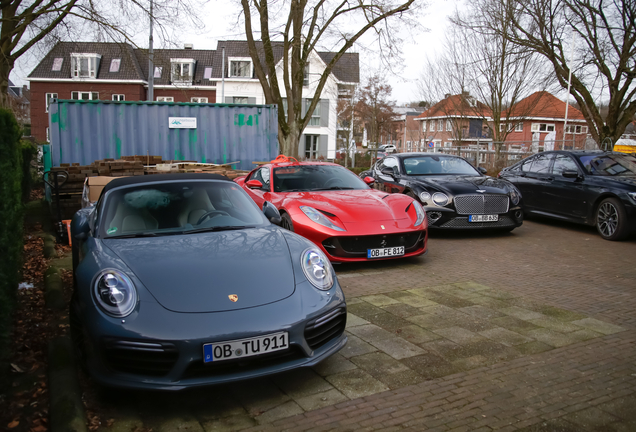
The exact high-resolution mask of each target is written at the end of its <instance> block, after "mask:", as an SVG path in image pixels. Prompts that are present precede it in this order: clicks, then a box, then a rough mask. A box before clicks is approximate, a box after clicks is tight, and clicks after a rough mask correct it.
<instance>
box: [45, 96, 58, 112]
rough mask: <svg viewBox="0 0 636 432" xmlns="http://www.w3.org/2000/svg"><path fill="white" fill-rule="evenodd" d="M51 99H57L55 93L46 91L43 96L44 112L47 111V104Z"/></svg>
mask: <svg viewBox="0 0 636 432" xmlns="http://www.w3.org/2000/svg"><path fill="white" fill-rule="evenodd" d="M51 99H57V93H47V94H46V95H45V96H44V104H45V105H44V112H49V105H50V104H51Z"/></svg>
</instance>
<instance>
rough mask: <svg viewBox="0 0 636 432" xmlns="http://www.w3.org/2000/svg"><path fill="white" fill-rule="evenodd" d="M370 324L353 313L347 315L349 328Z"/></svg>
mask: <svg viewBox="0 0 636 432" xmlns="http://www.w3.org/2000/svg"><path fill="white" fill-rule="evenodd" d="M364 324H369V321H367V320H365V319H362V318H360V317H359V316H356V315H354V314H352V313H350V312H349V313H347V328H349V327H355V326H361V325H364Z"/></svg>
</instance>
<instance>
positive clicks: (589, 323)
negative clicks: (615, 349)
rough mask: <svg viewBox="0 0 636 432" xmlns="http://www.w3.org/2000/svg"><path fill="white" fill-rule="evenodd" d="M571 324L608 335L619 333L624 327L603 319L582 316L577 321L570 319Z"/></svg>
mask: <svg viewBox="0 0 636 432" xmlns="http://www.w3.org/2000/svg"><path fill="white" fill-rule="evenodd" d="M572 324H575V325H577V326H580V327H585V328H587V329H589V330H593V331H595V332H598V333H603V334H605V335H610V334H614V333H619V332H622V331H624V330H625V329H624V328H623V327H621V326H617V325H613V324H610V323H606V322H603V321H599V320H597V319H594V318H584V319H581V320H577V321H572Z"/></svg>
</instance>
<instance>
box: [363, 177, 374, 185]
mask: <svg viewBox="0 0 636 432" xmlns="http://www.w3.org/2000/svg"><path fill="white" fill-rule="evenodd" d="M364 182H365V183H366V184H368V185H369V186H371V185H372V184H373V183H375V179H374V178H373V177H369V176H366V177H365V178H364Z"/></svg>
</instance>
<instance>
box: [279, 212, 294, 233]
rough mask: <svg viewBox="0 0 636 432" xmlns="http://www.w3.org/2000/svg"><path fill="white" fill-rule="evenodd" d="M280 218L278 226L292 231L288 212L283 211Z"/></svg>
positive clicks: (292, 225)
mask: <svg viewBox="0 0 636 432" xmlns="http://www.w3.org/2000/svg"><path fill="white" fill-rule="evenodd" d="M281 218H282V221H281V223H280V226H281V227H283V228H285V229H286V230H289V231H291V232H294V223H293V222H292V220H291V217H290V216H289V214H287V213H283V214H282V215H281Z"/></svg>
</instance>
